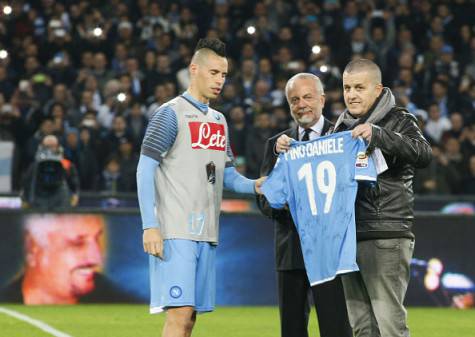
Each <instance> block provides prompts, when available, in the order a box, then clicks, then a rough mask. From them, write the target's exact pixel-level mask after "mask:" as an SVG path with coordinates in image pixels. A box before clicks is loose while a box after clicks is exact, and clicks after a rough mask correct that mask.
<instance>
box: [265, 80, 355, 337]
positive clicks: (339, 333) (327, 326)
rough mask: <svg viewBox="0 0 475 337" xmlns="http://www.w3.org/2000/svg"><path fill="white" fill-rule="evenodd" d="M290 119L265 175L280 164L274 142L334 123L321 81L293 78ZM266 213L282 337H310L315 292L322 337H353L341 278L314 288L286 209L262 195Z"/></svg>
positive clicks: (270, 145)
mask: <svg viewBox="0 0 475 337" xmlns="http://www.w3.org/2000/svg"><path fill="white" fill-rule="evenodd" d="M285 94H286V97H287V102H288V103H289V107H290V111H291V115H292V117H293V118H294V120H295V122H296V123H297V126H295V127H292V128H290V129H287V130H285V131H283V132H281V133H279V134H277V135H275V136H274V137H271V138H269V139H268V140H267V142H266V146H265V151H264V152H265V153H264V159H263V163H262V167H261V172H260V173H261V176H264V175H268V174H269V173H270V171H271V170H272V168H273V167H274V164H275V162H276V160H277V153H276V151H275V144H276V140H277V139H278V138H279V137H280V136H282V135H286V136H287V137H289V138H293V139H296V140H302V141H305V140H311V139H314V138H317V137H320V136H323V135H325V134H326V133H327V132H328V131H329V129H330V127H331V126H332V124H331V123H330V122H329V121H328V120H327V119H325V118H324V117H323V116H322V108H323V106H324V104H325V94H324V92H323V86H322V83H321V82H320V79H319V78H318V77H317V76H315V75H313V74H309V73H299V74H297V75H295V76H293V77H292V78H291V79H290V80H289V81H288V82H287V85H286V87H285ZM258 206H259V208H260V209H261V211H262V213H264V215H266V216H268V217H270V218H272V219H273V220H274V222H275V254H276V267H277V283H278V291H279V311H280V322H281V335H282V337H308V331H307V326H308V318H309V312H310V305H309V297H308V293H309V290H311V293H312V297H313V300H314V303H315V309H316V311H317V317H318V325H319V328H320V336H321V337H351V336H352V332H351V328H350V324H349V322H348V314H347V311H346V304H345V298H344V294H343V287H342V285H341V281H340V278H339V277H337V278H335V279H333V280H331V281H328V282H325V283H322V284H319V285H316V286H313V287H311V286H310V284H309V281H308V278H307V274H306V271H305V266H304V262H303V256H302V249H301V247H300V240H299V236H298V233H297V230H296V227H295V225H294V223H293V221H292V217H291V215H290V211H289V210H288V208H284V209H283V210H276V209H272V208H271V207H270V206H269V204H268V202H267V200H266V199H265V197H264V196H263V195H262V196H259V197H258Z"/></svg>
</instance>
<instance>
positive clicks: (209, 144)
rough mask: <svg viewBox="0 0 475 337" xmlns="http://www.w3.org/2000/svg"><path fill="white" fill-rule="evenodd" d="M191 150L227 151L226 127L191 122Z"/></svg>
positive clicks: (189, 124)
mask: <svg viewBox="0 0 475 337" xmlns="http://www.w3.org/2000/svg"><path fill="white" fill-rule="evenodd" d="M188 126H189V128H190V133H191V148H193V149H205V150H218V151H226V135H225V133H224V125H223V124H217V123H203V122H189V123H188Z"/></svg>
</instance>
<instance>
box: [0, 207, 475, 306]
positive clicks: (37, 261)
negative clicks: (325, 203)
mask: <svg viewBox="0 0 475 337" xmlns="http://www.w3.org/2000/svg"><path fill="white" fill-rule="evenodd" d="M0 223H2V224H4V225H2V226H0V237H1V238H2V244H1V245H0V265H1V266H2V268H1V269H0V289H1V290H0V302H17V303H25V304H74V303H85V302H89V303H91V302H140V303H146V302H148V301H149V276H148V265H149V262H148V256H147V255H146V254H145V253H144V252H143V247H142V228H141V225H140V224H141V222H140V216H139V214H134V213H131V214H123V213H120V214H119V213H113V214H103V213H101V214H99V213H96V214H82V213H81V214H78V213H76V214H64V213H62V214H54V213H49V214H34V213H29V214H24V213H20V212H19V213H4V214H1V213H0ZM449 225H450V228H451V229H450V234H449V235H450V237H448V234H447V233H448V232H447V227H448V226H449ZM220 226H221V227H220V242H219V245H218V250H217V259H216V271H217V275H216V277H217V280H216V281H217V282H216V284H217V289H216V291H217V293H216V301H217V304H218V305H276V304H277V287H276V277H275V261H274V237H273V236H274V225H273V224H272V222H271V221H270V220H268V219H267V218H264V217H263V216H261V215H258V214H229V213H228V214H223V215H222V216H221V224H220ZM414 232H415V234H416V245H415V247H416V248H415V254H414V258H413V260H412V263H411V282H410V284H409V289H408V293H407V297H406V304H407V305H424V306H455V307H460V308H462V307H471V306H473V303H474V295H473V294H474V293H475V286H474V284H475V264H474V263H473V261H471V260H470V259H469V258H468V256H467V251H469V247H472V242H471V238H473V237H475V228H474V227H473V219H472V218H471V217H463V216H460V217H459V216H450V217H444V216H439V217H436V218H435V217H429V216H420V217H417V220H416V224H415V226H414Z"/></svg>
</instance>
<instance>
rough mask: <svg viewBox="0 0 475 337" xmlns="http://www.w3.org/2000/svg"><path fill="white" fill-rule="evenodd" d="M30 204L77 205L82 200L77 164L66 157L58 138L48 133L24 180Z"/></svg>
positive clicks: (53, 206)
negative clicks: (80, 198)
mask: <svg viewBox="0 0 475 337" xmlns="http://www.w3.org/2000/svg"><path fill="white" fill-rule="evenodd" d="M22 199H23V203H24V205H25V206H27V207H38V208H47V209H51V208H56V207H75V206H77V204H78V202H79V176H78V172H77V170H76V167H75V165H74V164H73V163H72V162H71V161H69V160H68V159H65V158H64V157H63V150H62V148H61V146H60V145H59V141H58V138H57V137H56V136H54V135H48V136H46V137H44V138H43V140H42V141H41V144H40V146H39V147H38V150H37V151H36V156H35V161H34V163H33V164H32V165H31V166H30V167H29V169H28V171H27V173H26V175H25V180H24V184H23V192H22Z"/></svg>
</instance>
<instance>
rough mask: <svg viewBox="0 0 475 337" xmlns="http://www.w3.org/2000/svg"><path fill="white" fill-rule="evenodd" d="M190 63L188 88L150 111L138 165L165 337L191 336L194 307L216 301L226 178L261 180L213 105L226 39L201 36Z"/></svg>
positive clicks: (251, 187) (154, 296)
mask: <svg viewBox="0 0 475 337" xmlns="http://www.w3.org/2000/svg"><path fill="white" fill-rule="evenodd" d="M189 71H190V86H189V87H188V90H187V91H185V92H184V93H183V94H182V95H180V96H178V97H175V98H174V99H172V100H171V101H169V102H167V103H165V104H163V105H162V106H161V107H160V108H159V109H158V110H157V111H156V112H155V113H154V115H153V116H152V118H151V120H150V124H149V126H148V129H147V131H146V134H145V137H144V140H143V143H142V152H141V156H140V161H139V164H138V167H137V187H138V199H139V205H140V211H141V216H142V227H143V230H144V231H143V245H144V251H145V252H147V253H148V254H150V283H151V284H150V286H151V303H150V312H151V313H159V312H161V311H164V310H166V311H167V317H166V321H165V325H164V328H163V333H162V336H163V337H188V336H191V332H192V329H193V326H194V324H195V321H196V313H197V312H208V311H212V310H213V309H214V305H215V292H216V286H215V284H216V268H215V254H216V246H217V243H218V232H219V213H220V206H221V197H222V189H223V186H224V187H226V188H228V189H230V190H233V191H235V192H240V193H249V194H254V193H256V192H258V193H260V186H261V184H262V182H263V180H264V178H260V179H257V180H250V179H247V178H245V177H243V176H242V175H240V174H239V173H237V171H236V169H235V167H234V164H233V156H232V153H231V150H230V144H229V137H228V127H227V124H226V120H225V118H224V116H223V114H221V113H220V112H218V111H216V110H214V109H212V108H211V107H210V106H209V101H210V100H212V99H216V98H217V97H218V95H219V93H220V92H221V89H222V87H223V84H224V81H225V79H226V75H227V72H228V62H227V59H226V55H225V45H224V43H223V42H221V41H220V40H218V39H201V40H200V41H199V42H198V45H197V47H196V50H195V53H194V55H193V58H192V60H191V63H190V66H189Z"/></svg>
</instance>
